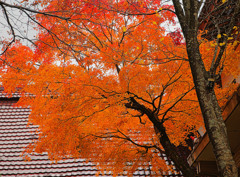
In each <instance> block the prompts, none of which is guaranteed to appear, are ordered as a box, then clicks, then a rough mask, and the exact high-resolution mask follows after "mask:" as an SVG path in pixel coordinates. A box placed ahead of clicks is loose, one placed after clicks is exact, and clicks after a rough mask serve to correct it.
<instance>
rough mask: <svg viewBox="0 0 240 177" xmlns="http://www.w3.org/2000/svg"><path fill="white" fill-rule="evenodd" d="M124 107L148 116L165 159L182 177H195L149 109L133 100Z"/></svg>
mask: <svg viewBox="0 0 240 177" xmlns="http://www.w3.org/2000/svg"><path fill="white" fill-rule="evenodd" d="M125 106H126V107H127V108H131V109H134V110H138V111H139V112H141V113H143V114H146V115H147V116H148V118H149V120H150V121H151V122H152V123H153V125H154V129H155V133H156V135H157V137H158V139H159V141H160V143H161V145H162V147H163V148H164V150H165V153H166V155H167V157H169V158H170V159H171V161H173V162H174V165H175V167H176V168H177V169H178V170H180V171H181V172H182V174H183V175H184V176H186V177H195V176H196V172H195V170H194V169H192V168H191V167H190V166H189V164H188V162H187V159H184V158H183V157H182V156H181V154H179V153H178V151H177V147H176V146H175V145H174V144H172V143H171V141H170V139H169V138H168V135H167V133H166V130H165V127H164V125H163V123H162V122H160V121H159V120H158V116H157V115H156V114H155V113H154V112H153V111H152V110H151V109H149V108H147V107H145V106H144V105H142V104H140V103H138V102H137V101H136V100H135V99H134V98H130V102H129V103H127V104H125Z"/></svg>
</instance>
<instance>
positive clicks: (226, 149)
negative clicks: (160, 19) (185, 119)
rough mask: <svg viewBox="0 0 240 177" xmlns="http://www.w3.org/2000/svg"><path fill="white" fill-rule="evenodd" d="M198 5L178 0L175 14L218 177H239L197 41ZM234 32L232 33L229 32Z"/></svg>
mask: <svg viewBox="0 0 240 177" xmlns="http://www.w3.org/2000/svg"><path fill="white" fill-rule="evenodd" d="M199 3H200V1H197V0H183V4H181V3H180V1H179V0H173V4H174V7H175V12H176V15H177V17H178V19H179V22H180V25H181V28H182V31H183V34H184V37H185V39H186V48H187V54H188V59H189V63H190V67H191V71H192V75H193V81H194V84H195V89H196V93H197V97H198V101H199V104H200V108H201V111H202V115H203V119H204V123H205V127H206V131H207V133H208V135H209V139H210V142H211V144H212V146H213V151H214V154H215V158H216V162H217V166H218V171H219V175H220V176H221V177H237V176H238V172H237V167H236V164H235V162H234V160H233V155H232V153H231V148H230V146H229V142H228V136H227V130H226V126H225V123H224V121H223V118H222V113H221V109H220V107H219V104H218V102H217V99H216V96H215V93H214V90H213V88H210V87H209V83H208V79H209V78H210V74H209V73H208V72H207V71H206V69H205V66H204V64H203V60H202V58H201V54H200V51H199V43H198V40H197V35H198V14H199V11H200V5H199ZM236 5H237V6H236V7H237V8H235V10H234V14H235V15H236V14H237V13H238V9H239V7H238V5H239V0H238V3H236ZM235 15H234V16H233V18H232V20H231V24H232V25H230V27H231V26H233V23H234V17H235ZM231 30H232V29H230V31H231ZM222 52H223V51H222ZM219 57H220V58H219ZM221 57H222V55H219V56H218V59H219V61H220V59H221ZM219 61H218V62H219ZM215 64H216V63H215ZM213 74H214V73H213Z"/></svg>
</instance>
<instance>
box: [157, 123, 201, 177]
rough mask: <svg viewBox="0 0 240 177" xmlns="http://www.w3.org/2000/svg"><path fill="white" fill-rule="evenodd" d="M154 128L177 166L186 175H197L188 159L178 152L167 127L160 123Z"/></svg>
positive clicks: (188, 176) (166, 151)
mask: <svg viewBox="0 0 240 177" xmlns="http://www.w3.org/2000/svg"><path fill="white" fill-rule="evenodd" d="M154 128H155V132H156V134H157V136H158V138H159V141H160V143H161V145H162V146H163V148H164V150H165V153H166V155H167V157H169V158H170V159H171V160H172V161H173V162H174V164H175V166H176V168H177V169H178V170H180V171H181V172H182V174H183V175H184V176H186V177H194V176H196V175H197V174H196V172H195V170H194V169H193V168H191V167H190V166H189V164H188V162H187V159H184V158H183V157H182V156H181V154H179V153H178V149H177V147H176V146H175V145H174V144H172V143H171V142H170V140H169V138H168V136H167V133H166V130H165V127H164V126H163V125H160V126H158V127H156V126H155V127H154Z"/></svg>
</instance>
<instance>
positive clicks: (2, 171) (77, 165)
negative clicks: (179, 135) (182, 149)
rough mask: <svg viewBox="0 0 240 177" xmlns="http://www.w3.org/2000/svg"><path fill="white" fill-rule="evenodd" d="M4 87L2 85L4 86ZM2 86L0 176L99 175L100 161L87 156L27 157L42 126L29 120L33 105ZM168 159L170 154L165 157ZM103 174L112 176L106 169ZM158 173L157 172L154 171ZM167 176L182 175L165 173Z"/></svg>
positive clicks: (142, 171) (138, 173)
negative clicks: (26, 105) (25, 152)
mask: <svg viewBox="0 0 240 177" xmlns="http://www.w3.org/2000/svg"><path fill="white" fill-rule="evenodd" d="M0 89H1V88H0ZM1 91H2V90H0V177H18V176H22V177H37V176H44V177H47V176H48V177H49V176H65V177H66V176H68V177H72V176H96V173H97V172H98V170H97V168H96V165H95V164H94V163H92V162H88V161H87V160H85V159H71V158H69V159H65V160H60V161H58V163H53V162H52V161H50V160H49V158H48V155H47V153H43V154H36V153H35V154H34V155H29V156H30V158H31V160H30V161H27V160H24V157H23V155H22V152H23V150H24V148H25V147H26V146H27V145H28V144H29V143H31V142H32V140H34V139H37V133H36V130H37V128H38V126H36V125H32V124H30V125H29V124H28V116H29V113H30V111H31V110H30V108H23V107H16V106H13V105H14V104H15V103H16V102H17V101H18V99H19V95H18V94H14V95H15V96H14V95H13V97H11V98H7V97H6V95H5V94H4V93H2V92H1ZM164 159H165V160H166V163H171V162H167V161H168V160H167V158H166V157H164ZM100 176H111V173H110V172H106V173H105V174H102V175H100ZM133 176H152V174H151V171H150V165H148V169H144V168H138V170H137V171H135V172H134V173H133ZM153 176H156V175H153ZM163 176H168V177H171V176H179V175H174V174H171V173H168V172H167V173H165V175H163Z"/></svg>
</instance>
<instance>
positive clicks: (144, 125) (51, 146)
mask: <svg viewBox="0 0 240 177" xmlns="http://www.w3.org/2000/svg"><path fill="white" fill-rule="evenodd" d="M183 2H184V4H183V6H182V5H181V4H180V2H179V1H177V0H174V1H173V4H171V3H169V2H168V3H164V2H161V1H156V0H151V1H150V0H143V1H134V0H132V1H125V0H122V1H108V0H81V1H76V0H64V1H58V0H51V1H45V0H38V1H27V0H24V1H22V3H21V4H8V3H5V2H3V1H0V5H1V7H2V9H3V14H4V16H5V19H6V25H7V26H8V27H9V32H10V34H11V35H12V36H13V37H12V38H9V39H5V40H4V41H3V46H2V55H1V58H0V64H1V65H0V66H1V72H0V73H1V82H2V85H3V86H4V88H5V91H6V92H8V93H9V94H11V93H13V92H15V91H16V89H17V88H20V90H19V89H18V91H19V92H20V93H21V99H20V101H19V103H18V104H19V105H22V106H31V110H32V112H31V115H30V117H29V119H30V122H31V123H33V124H37V125H39V138H38V140H36V141H35V142H33V144H31V145H30V146H29V147H28V149H27V150H26V151H27V152H31V151H35V152H44V151H47V152H48V154H49V156H50V158H52V159H53V160H59V159H61V158H63V157H67V156H69V155H70V156H73V157H76V158H78V157H84V158H87V159H89V160H92V161H97V162H99V166H100V169H102V170H105V169H106V170H112V168H113V167H114V170H113V173H114V174H117V173H120V172H123V171H125V172H127V173H128V174H131V173H132V172H134V170H135V169H136V168H138V167H140V166H143V167H145V166H146V162H147V164H148V165H149V166H151V171H153V174H156V175H160V174H163V173H162V172H163V171H166V172H167V171H169V170H173V168H172V166H171V164H167V163H166V161H165V160H164V159H162V158H161V156H160V155H159V154H166V155H167V157H168V158H169V159H170V160H171V161H173V163H174V166H175V167H176V168H177V170H179V171H181V173H182V174H183V175H184V176H191V177H192V176H196V172H195V170H194V169H193V168H192V167H190V166H189V165H188V163H187V159H186V157H184V156H183V154H182V153H181V152H180V150H179V149H180V148H179V147H182V146H185V147H186V149H189V150H191V148H190V147H188V146H187V144H186V139H187V137H188V135H189V134H190V133H196V130H197V129H198V128H199V127H200V126H202V125H203V124H204V123H203V120H202V114H201V111H200V108H201V110H202V112H203V118H204V121H205V126H206V130H207V132H208V133H210V134H209V135H210V140H211V142H212V143H213V144H214V143H215V140H216V138H220V139H221V137H225V139H226V140H227V138H226V136H227V135H226V132H225V126H224V123H223V120H222V116H221V109H220V106H222V105H224V103H225V102H226V100H227V97H228V96H229V95H231V94H232V91H233V90H234V88H235V87H236V85H235V84H231V85H230V86H229V87H227V88H224V89H223V88H220V86H215V88H214V89H213V88H209V86H208V84H209V83H208V82H209V81H208V78H210V75H208V73H209V72H207V71H211V74H212V75H211V77H214V78H215V77H217V76H219V73H222V72H223V73H224V72H225V73H226V72H229V71H230V72H231V74H233V75H237V74H238V72H239V70H238V67H237V66H238V61H239V52H238V50H233V49H234V48H236V42H233V43H232V44H229V45H226V44H227V41H228V38H229V37H230V36H231V32H232V29H233V28H234V18H235V16H234V15H233V18H232V19H233V21H231V23H230V26H229V29H231V30H229V29H228V32H227V33H226V34H225V33H224V34H225V35H224V36H223V37H222V40H223V41H221V44H220V42H219V39H220V38H221V37H216V39H213V40H211V41H208V40H207V39H205V38H202V37H201V34H202V33H201V32H200V31H199V30H198V14H199V11H200V9H201V8H200V6H201V7H202V4H199V1H194V0H192V1H186V2H185V1H183ZM31 3H32V4H31ZM238 3H239V2H238ZM30 5H32V6H30ZM236 7H238V6H237V5H236ZM183 8H184V9H183ZM10 9H15V10H18V11H20V12H21V13H23V14H24V15H25V18H27V19H28V20H29V21H30V23H31V24H34V28H35V30H37V38H36V39H37V40H30V39H29V38H27V37H23V36H21V35H20V34H18V33H17V32H16V31H17V30H16V27H15V26H14V23H13V21H12V19H11V15H10V12H9V11H8V10H10ZM238 10H239V9H238V8H236V9H235V11H236V12H237V11H238ZM235 11H234V13H236V12H235ZM178 21H179V22H180V25H181V28H180V27H177V26H176V23H178ZM166 26H168V27H169V28H173V29H171V31H168V29H167V27H166ZM235 28H236V27H235ZM218 36H219V35H218ZM232 38H233V37H232ZM26 41H28V42H30V43H31V45H30V46H29V45H26ZM199 43H201V45H199ZM222 44H224V45H222ZM236 53H237V54H238V55H236ZM236 57H237V58H236ZM213 59H214V60H213ZM212 61H213V62H212ZM223 66H224V70H223ZM192 75H193V76H192ZM193 81H194V82H193ZM195 89H196V91H195ZM196 93H197V94H196ZM217 100H218V101H217ZM199 103H200V107H199ZM219 105H220V106H219ZM213 117H214V118H213ZM215 119H217V120H215ZM211 120H212V122H213V123H211ZM214 120H215V121H214ZM209 121H210V122H209ZM216 121H217V123H216ZM218 121H220V122H218ZM215 125H216V126H215ZM218 125H219V126H218ZM214 126H215V128H213V127H214ZM219 127H220V128H219ZM221 127H224V128H221ZM219 129H220V130H219ZM212 130H214V131H212ZM222 130H223V131H224V132H221V131H222ZM215 131H216V132H215ZM219 131H220V133H223V134H221V136H217V137H214V136H215V135H218V133H219ZM219 142H221V145H222V141H220V140H219ZM224 143H225V142H224ZM224 143H223V144H224ZM226 146H228V144H227V141H226ZM214 148H215V149H216V152H217V153H221V152H222V151H221V150H224V152H225V150H226V149H225V148H226V147H220V149H221V150H219V149H218V148H219V144H216V145H215V146H214ZM227 150H229V147H227ZM227 152H228V151H226V155H228V158H229V159H230V163H231V165H232V167H233V170H232V171H233V173H234V174H237V172H236V169H235V166H234V162H232V161H231V160H232V159H231V158H232V155H230V157H229V154H227ZM222 155H224V153H223V154H222ZM220 158H222V157H220ZM222 161H223V158H222V159H217V162H218V166H219V169H220V170H219V171H220V174H225V173H226V174H227V173H228V172H226V169H229V166H228V164H227V165H224V164H222ZM224 161H226V159H224ZM109 162H110V165H109ZM230 171H231V170H230ZM233 173H229V174H230V175H229V174H227V175H225V176H231V175H232V174H233ZM223 176H224V175H223Z"/></svg>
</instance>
